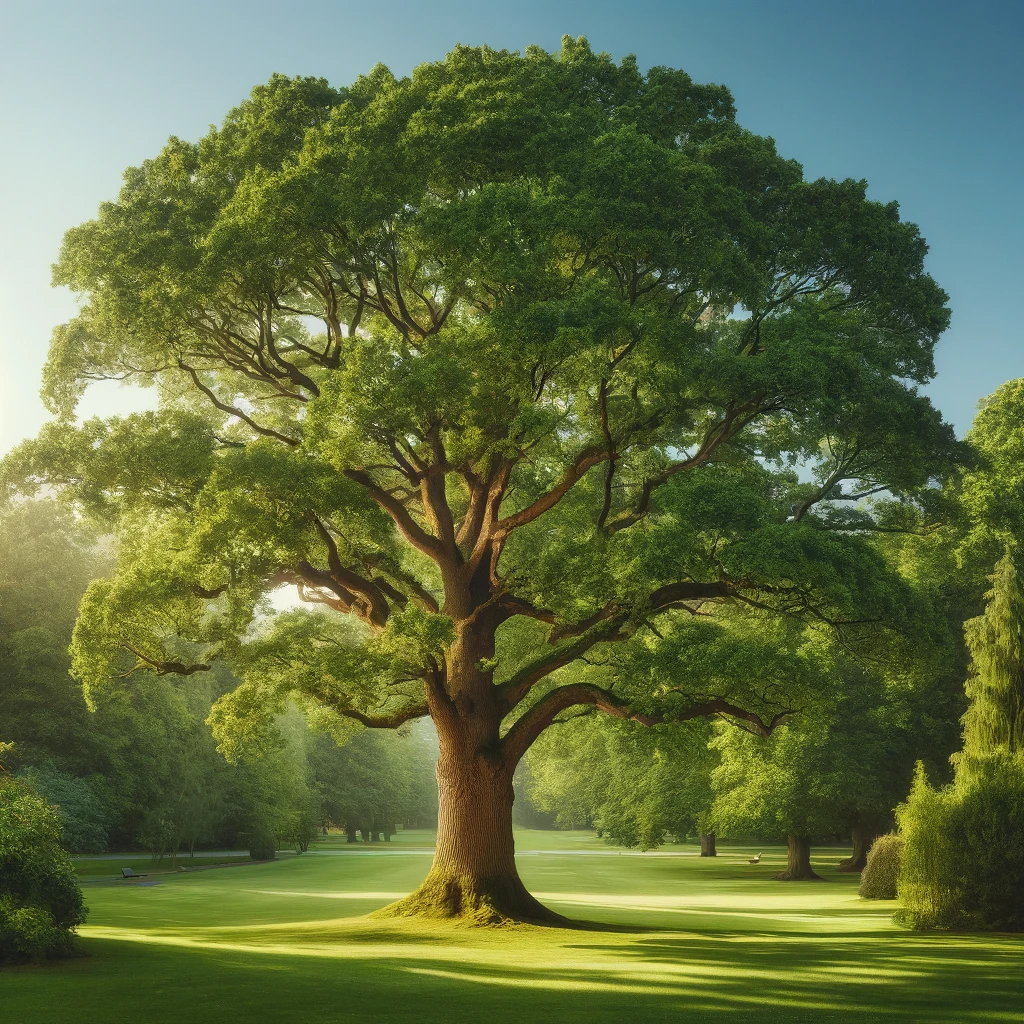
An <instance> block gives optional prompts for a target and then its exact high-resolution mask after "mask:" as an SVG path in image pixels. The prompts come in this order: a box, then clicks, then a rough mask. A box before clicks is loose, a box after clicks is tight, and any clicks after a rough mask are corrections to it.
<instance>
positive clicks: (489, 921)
mask: <svg viewBox="0 0 1024 1024" xmlns="http://www.w3.org/2000/svg"><path fill="white" fill-rule="evenodd" d="M371 916H373V917H376V918H394V917H426V918H433V919H440V920H450V921H461V922H464V923H466V924H474V925H481V926H485V927H507V926H509V925H515V924H540V925H549V926H552V927H559V926H565V925H568V924H569V921H568V919H567V918H564V917H562V915H561V914H556V913H555V912H554V911H552V910H548V908H547V907H545V906H543V904H541V903H539V902H538V901H537V900H536V899H534V898H533V896H531V895H530V894H529V892H527V890H526V887H525V886H524V885H523V883H522V882H521V881H520V880H519V878H518V877H517V876H515V875H513V876H508V875H501V876H498V877H496V878H477V877H474V876H471V875H462V876H459V875H450V874H443V873H440V872H434V871H432V872H431V873H430V874H429V875H428V876H427V878H426V880H425V881H424V882H423V884H422V885H421V886H420V887H419V888H418V889H417V890H416V891H415V892H413V893H410V894H409V895H408V896H406V897H404V898H403V899H400V900H398V901H397V902H396V903H391V904H389V905H388V906H386V907H383V908H381V909H380V910H378V911H376V912H374V914H372V915H371Z"/></svg>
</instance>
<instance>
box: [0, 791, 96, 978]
mask: <svg viewBox="0 0 1024 1024" xmlns="http://www.w3.org/2000/svg"><path fill="white" fill-rule="evenodd" d="M62 831H63V829H62V826H61V822H60V819H59V818H58V817H57V814H56V812H55V811H54V810H53V809H52V808H51V807H49V806H48V805H47V803H46V802H45V800H43V799H42V797H40V796H39V795H38V794H36V793H35V792H33V791H32V790H31V789H29V788H28V787H27V786H25V785H23V784H22V783H20V782H18V781H16V780H14V779H12V778H11V777H10V776H9V775H7V774H6V773H0V962H2V961H5V960H28V959H31V960H41V959H44V958H46V957H56V956H67V955H70V954H72V953H74V952H75V949H76V947H75V942H74V935H73V932H74V929H75V928H76V927H77V926H78V925H80V924H81V923H82V922H83V921H84V920H85V914H86V912H85V904H84V901H83V899H82V891H81V889H79V887H78V883H77V882H76V881H75V874H74V869H73V868H72V865H71V859H70V857H69V856H68V855H67V853H66V852H65V851H64V849H63V848H62V846H61V836H62Z"/></svg>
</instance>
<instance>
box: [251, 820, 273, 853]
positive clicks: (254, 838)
mask: <svg viewBox="0 0 1024 1024" xmlns="http://www.w3.org/2000/svg"><path fill="white" fill-rule="evenodd" d="M249 856H250V857H251V858H252V859H253V860H274V859H275V858H276V857H277V836H276V835H274V833H273V832H272V831H271V830H270V829H269V828H267V827H266V826H265V825H257V826H256V827H255V828H254V829H253V830H252V831H251V832H250V833H249Z"/></svg>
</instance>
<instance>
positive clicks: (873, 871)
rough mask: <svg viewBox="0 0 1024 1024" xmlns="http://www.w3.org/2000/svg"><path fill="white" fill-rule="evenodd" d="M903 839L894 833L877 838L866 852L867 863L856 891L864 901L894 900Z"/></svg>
mask: <svg viewBox="0 0 1024 1024" xmlns="http://www.w3.org/2000/svg"><path fill="white" fill-rule="evenodd" d="M902 853H903V837H902V836H900V835H897V834H896V833H895V832H890V833H889V834H888V835H887V836H879V837H878V838H877V839H876V840H875V844H874V846H872V847H871V849H870V850H869V851H868V861H867V864H865V865H864V870H863V871H862V872H861V876H860V888H859V889H858V890H857V891H858V892H859V893H860V894H861V896H863V897H864V899H866V900H894V899H896V879H897V876H898V875H899V872H900V859H901V856H902Z"/></svg>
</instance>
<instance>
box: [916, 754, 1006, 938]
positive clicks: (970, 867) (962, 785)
mask: <svg viewBox="0 0 1024 1024" xmlns="http://www.w3.org/2000/svg"><path fill="white" fill-rule="evenodd" d="M897 820H898V821H899V826H900V832H901V834H902V835H903V840H904V851H903V859H902V864H901V867H900V874H899V882H898V889H899V899H900V903H901V904H902V906H901V909H900V911H899V912H898V914H897V920H898V921H900V922H901V923H903V924H908V925H910V926H911V927H914V928H971V929H990V930H996V931H1024V841H1022V837H1024V760H1022V759H1021V758H1020V757H1019V756H1013V755H1010V754H1006V753H997V754H988V755H985V756H981V757H974V758H971V759H970V761H969V762H967V761H966V760H965V761H963V762H961V764H960V765H959V766H958V771H957V776H956V781H955V782H954V783H953V784H952V785H950V786H946V787H944V788H943V789H941V790H935V789H932V788H931V787H930V786H929V785H928V782H927V780H926V779H925V778H924V773H923V772H922V771H920V770H919V771H918V777H917V779H916V781H915V783H914V788H913V790H912V791H911V794H910V797H909V799H908V801H907V803H906V804H904V805H903V806H902V807H900V808H899V809H898V811H897Z"/></svg>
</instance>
